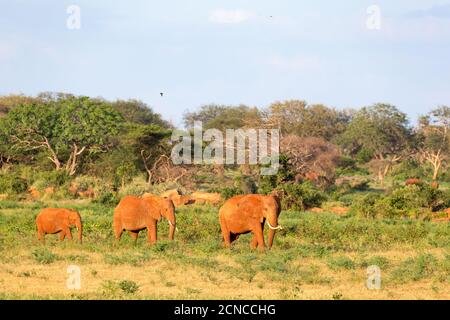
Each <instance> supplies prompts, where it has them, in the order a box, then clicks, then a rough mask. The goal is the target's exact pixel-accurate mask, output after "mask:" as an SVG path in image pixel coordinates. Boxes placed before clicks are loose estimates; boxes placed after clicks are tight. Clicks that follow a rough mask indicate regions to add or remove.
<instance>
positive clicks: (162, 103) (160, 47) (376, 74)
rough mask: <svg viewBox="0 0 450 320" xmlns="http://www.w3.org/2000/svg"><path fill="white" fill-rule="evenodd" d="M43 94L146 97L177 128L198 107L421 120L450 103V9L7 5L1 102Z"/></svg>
mask: <svg viewBox="0 0 450 320" xmlns="http://www.w3.org/2000/svg"><path fill="white" fill-rule="evenodd" d="M373 4H376V5H378V6H379V8H380V10H381V11H380V12H381V18H382V20H381V28H380V29H379V30H369V29H368V28H367V26H366V20H367V19H368V17H369V14H368V13H367V11H366V10H367V8H368V7H369V6H370V5H373ZM70 5H78V6H79V7H80V9H81V28H80V29H79V30H70V29H68V28H67V27H66V20H67V18H68V17H69V14H68V13H67V12H66V10H67V7H68V6H70ZM42 91H63V92H71V93H75V94H83V95H89V96H101V97H104V98H107V99H116V98H122V99H127V98H137V99H141V100H143V101H145V102H146V103H148V104H149V105H150V106H151V107H153V109H154V110H155V111H157V112H159V113H162V114H163V116H164V117H165V118H166V119H168V120H171V121H172V122H173V123H174V124H175V125H180V124H181V118H182V114H183V112H184V111H186V110H188V109H189V110H194V109H196V108H198V107H199V106H201V105H202V104H207V103H220V104H240V103H243V104H247V105H249V106H258V107H266V106H268V105H269V104H270V103H272V102H274V101H277V100H286V99H304V100H307V101H308V102H309V103H324V104H327V105H329V106H334V107H337V108H352V107H353V108H358V107H361V106H364V105H369V104H372V103H375V102H389V103H392V104H394V105H396V106H398V107H399V108H400V109H402V110H403V111H405V112H407V113H408V115H409V116H410V118H411V119H412V120H415V119H416V117H417V115H418V114H422V113H425V112H427V111H429V110H430V109H431V108H433V107H435V106H437V105H441V104H446V105H450V1H448V0H447V1H437V0H436V1H435V0H427V1H424V0H420V1H419V0H396V1H387V0H386V1H384V0H383V1H378V2H373V1H364V0H358V1H355V0H351V1H346V2H345V4H342V3H338V2H337V1H331V0H329V1H323V0H318V1H294V0H289V1H288V0H278V1H275V0H270V1H269V0H251V1H250V0H247V1H244V0H228V1H224V0H222V1H217V0H196V1H186V0H176V1H175V0H172V1H171V0H168V1H164V2H163V1H144V0H142V1H141V0H133V1H113V0H100V1H92V0H91V1H87V0H72V1H61V0H53V1H50V0H40V1H32V0H9V1H2V3H1V4H0V94H9V93H24V94H33V95H34V94H37V93H38V92H42ZM160 92H164V93H165V95H164V97H161V96H160V95H159V93H160Z"/></svg>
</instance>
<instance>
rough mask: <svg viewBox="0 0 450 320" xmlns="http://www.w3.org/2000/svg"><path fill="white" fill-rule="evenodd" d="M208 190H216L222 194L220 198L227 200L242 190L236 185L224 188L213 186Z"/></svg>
mask: <svg viewBox="0 0 450 320" xmlns="http://www.w3.org/2000/svg"><path fill="white" fill-rule="evenodd" d="M210 192H218V193H220V194H221V195H222V198H223V199H225V200H227V199H230V198H232V197H234V196H237V195H240V194H243V192H242V190H240V189H239V188H237V187H224V188H213V189H210Z"/></svg>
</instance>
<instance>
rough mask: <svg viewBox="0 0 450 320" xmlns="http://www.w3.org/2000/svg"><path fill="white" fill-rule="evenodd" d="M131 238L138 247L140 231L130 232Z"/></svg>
mask: <svg viewBox="0 0 450 320" xmlns="http://www.w3.org/2000/svg"><path fill="white" fill-rule="evenodd" d="M130 236H131V238H133V240H134V245H136V243H137V239H138V236H139V231H130Z"/></svg>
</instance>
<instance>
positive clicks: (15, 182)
mask: <svg viewBox="0 0 450 320" xmlns="http://www.w3.org/2000/svg"><path fill="white" fill-rule="evenodd" d="M27 190H28V183H27V181H26V180H25V179H22V178H20V177H19V176H17V175H16V174H12V173H8V174H1V175H0V193H6V194H20V193H23V192H25V191H27Z"/></svg>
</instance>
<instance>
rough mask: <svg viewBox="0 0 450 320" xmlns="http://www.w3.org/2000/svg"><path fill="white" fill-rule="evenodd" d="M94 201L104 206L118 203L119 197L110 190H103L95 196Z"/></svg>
mask: <svg viewBox="0 0 450 320" xmlns="http://www.w3.org/2000/svg"><path fill="white" fill-rule="evenodd" d="M94 202H95V203H100V204H103V205H106V206H115V205H117V204H118V203H119V199H117V197H116V195H115V194H114V193H112V192H111V191H107V190H104V191H101V192H100V193H99V194H98V195H97V196H96V197H95V199H94Z"/></svg>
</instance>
